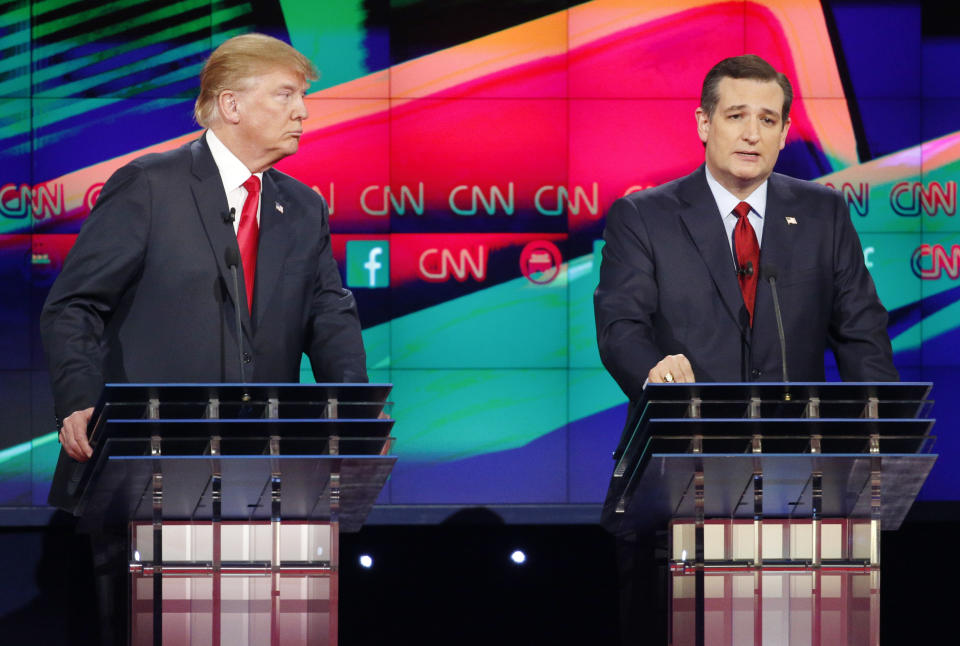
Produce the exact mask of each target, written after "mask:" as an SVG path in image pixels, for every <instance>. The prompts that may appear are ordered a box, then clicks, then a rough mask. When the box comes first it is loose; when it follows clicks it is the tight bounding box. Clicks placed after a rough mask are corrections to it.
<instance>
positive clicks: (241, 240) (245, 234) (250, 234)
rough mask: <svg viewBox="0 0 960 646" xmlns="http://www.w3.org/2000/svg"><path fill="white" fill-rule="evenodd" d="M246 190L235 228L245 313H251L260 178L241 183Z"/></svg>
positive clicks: (257, 237)
mask: <svg viewBox="0 0 960 646" xmlns="http://www.w3.org/2000/svg"><path fill="white" fill-rule="evenodd" d="M243 187H244V188H245V189H247V199H246V201H245V202H244V203H243V211H241V212H240V226H239V227H237V245H238V246H239V247H240V260H241V261H242V263H243V282H244V284H245V285H246V287H247V311H248V312H250V313H253V278H254V276H256V275H257V244H258V243H259V241H260V227H259V225H258V224H257V206H258V205H259V204H260V178H259V177H257V176H256V175H251V176H250V177H249V178H248V179H247V181H245V182H244V183H243Z"/></svg>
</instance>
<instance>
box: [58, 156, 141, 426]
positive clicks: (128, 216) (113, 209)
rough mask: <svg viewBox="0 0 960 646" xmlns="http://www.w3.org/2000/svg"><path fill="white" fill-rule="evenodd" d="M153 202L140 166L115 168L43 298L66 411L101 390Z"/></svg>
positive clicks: (92, 399) (62, 413)
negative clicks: (112, 331)
mask: <svg viewBox="0 0 960 646" xmlns="http://www.w3.org/2000/svg"><path fill="white" fill-rule="evenodd" d="M149 205H150V185H149V181H148V179H147V177H146V174H145V173H144V172H143V170H142V169H141V168H139V167H137V166H133V165H130V166H125V167H123V168H121V169H120V170H118V171H117V172H116V173H114V174H113V176H112V177H110V179H109V180H108V181H107V183H106V184H105V185H104V186H103V189H102V190H101V192H100V196H99V198H98V199H97V204H96V206H95V207H94V209H93V211H92V212H91V213H90V216H89V217H88V218H87V220H86V222H85V223H84V224H83V227H82V228H81V230H80V234H79V235H78V236H77V240H76V242H75V243H74V246H73V248H72V249H71V250H70V253H69V254H68V255H67V258H66V261H65V262H64V264H63V269H62V270H61V272H60V275H59V276H58V277H57V279H56V281H54V284H53V287H52V288H51V289H50V294H49V295H48V296H47V300H46V302H45V303H44V306H43V310H42V312H41V314H40V334H41V338H42V341H43V347H44V351H45V352H46V355H47V363H48V367H49V370H50V378H51V381H52V384H53V396H54V406H55V409H56V414H57V416H58V417H60V418H61V419H62V418H64V417H66V416H68V415H69V414H70V413H73V412H74V411H77V410H82V409H84V408H88V407H90V406H93V405H94V404H95V403H96V401H97V399H98V398H99V396H100V391H101V389H102V388H103V343H102V341H103V335H104V328H105V327H106V325H107V323H108V321H109V320H110V316H111V314H112V313H113V312H114V311H115V310H116V308H117V304H118V303H119V302H120V301H121V299H122V298H123V297H124V295H125V294H126V293H127V291H128V290H129V289H130V287H131V286H132V285H133V284H134V282H135V281H136V279H137V276H138V275H139V274H140V271H141V267H142V261H143V257H144V254H145V250H146V242H147V236H148V232H149V226H150V225H149V220H150V217H149Z"/></svg>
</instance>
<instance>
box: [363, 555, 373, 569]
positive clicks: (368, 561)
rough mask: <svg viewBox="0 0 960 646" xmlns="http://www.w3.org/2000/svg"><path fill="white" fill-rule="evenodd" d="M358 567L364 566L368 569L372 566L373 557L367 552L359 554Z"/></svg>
mask: <svg viewBox="0 0 960 646" xmlns="http://www.w3.org/2000/svg"><path fill="white" fill-rule="evenodd" d="M360 567H365V568H367V569H368V570H369V569H370V568H372V567H373V557H372V556H370V555H369V554H361V555H360Z"/></svg>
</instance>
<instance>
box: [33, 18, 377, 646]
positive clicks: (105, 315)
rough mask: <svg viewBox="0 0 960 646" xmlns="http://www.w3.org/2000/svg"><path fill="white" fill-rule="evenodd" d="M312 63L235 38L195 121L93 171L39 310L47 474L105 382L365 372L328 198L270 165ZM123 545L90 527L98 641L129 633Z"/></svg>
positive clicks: (284, 143) (224, 48)
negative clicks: (76, 224)
mask: <svg viewBox="0 0 960 646" xmlns="http://www.w3.org/2000/svg"><path fill="white" fill-rule="evenodd" d="M316 78H317V72H316V70H315V69H314V67H313V65H312V64H311V63H310V61H309V60H308V59H306V58H305V57H304V56H302V55H301V54H300V53H298V52H297V51H296V50H294V49H293V48H292V47H290V46H289V45H287V44H286V43H283V42H281V41H279V40H277V39H275V38H271V37H269V36H264V35H260V34H247V35H243V36H237V37H235V38H231V39H230V40H228V41H226V42H225V43H223V44H222V45H221V46H220V47H218V48H217V49H216V50H215V51H214V52H213V54H211V56H210V58H209V60H208V61H207V63H206V64H205V66H204V68H203V72H202V73H201V76H200V95H199V97H198V98H197V103H196V109H195V116H196V119H197V122H198V123H199V124H200V125H201V126H203V127H205V128H206V131H205V132H204V133H203V135H202V136H201V137H200V138H199V139H196V140H195V141H192V142H191V143H189V144H187V145H185V146H183V147H181V148H178V149H176V150H171V151H169V152H164V153H160V154H152V155H146V156H144V157H140V158H139V159H136V160H134V161H133V162H131V163H129V164H127V165H126V166H124V167H123V168H121V169H120V170H118V171H117V172H116V173H114V174H113V176H112V177H110V179H109V180H108V181H107V183H106V184H105V185H104V187H103V190H102V191H101V193H100V197H99V199H98V200H97V204H96V206H95V207H94V209H93V211H92V212H91V213H90V217H89V218H87V221H86V222H85V223H84V225H83V228H82V229H81V231H80V235H79V236H78V237H77V241H76V244H75V245H74V247H73V249H72V250H71V251H70V254H69V256H68V257H67V259H66V262H65V263H64V266H63V271H62V272H61V273H60V276H59V277H58V278H57V280H56V282H55V283H54V285H53V288H52V289H51V291H50V295H49V297H48V298H47V302H46V303H45V305H44V308H43V313H42V314H41V319H40V328H41V333H42V337H43V345H44V349H45V350H46V353H47V359H48V363H49V367H50V375H51V380H52V383H53V394H54V404H55V408H56V414H57V426H58V427H59V431H60V433H59V439H60V442H61V444H62V446H63V450H62V451H61V453H60V464H58V467H57V474H58V476H57V477H60V474H65V473H69V472H70V470H71V469H72V468H73V465H72V464H71V462H72V461H80V462H82V461H85V460H87V459H88V458H89V457H90V456H91V454H92V449H91V447H90V444H89V442H88V440H87V424H88V422H89V421H90V418H91V414H92V412H93V406H94V404H95V403H96V401H97V399H98V397H99V395H100V391H101V389H102V388H103V385H104V383H108V382H239V381H241V380H242V379H246V381H259V382H296V381H299V377H300V359H301V356H302V354H303V353H306V354H307V355H308V356H309V357H310V362H311V365H312V367H313V372H314V376H315V377H316V379H317V381H324V382H350V381H354V382H356V381H366V380H367V375H366V365H365V364H366V358H365V354H364V350H363V341H362V339H361V336H360V323H359V319H358V316H357V310H356V304H355V302H354V299H353V296H352V295H351V294H350V292H349V291H347V290H345V289H343V287H342V286H341V283H340V275H339V272H338V270H337V266H336V263H335V261H334V258H333V254H332V252H331V247H330V227H329V222H328V211H327V205H326V204H325V203H324V201H323V198H322V197H320V195H318V194H317V193H316V192H314V191H313V190H311V189H310V188H309V187H307V186H305V185H304V184H302V183H300V182H298V181H297V180H295V179H293V178H292V177H289V176H287V175H285V174H283V173H281V172H279V171H276V170H274V169H273V168H272V166H273V165H274V164H275V163H276V162H278V161H280V160H281V159H283V158H284V157H287V156H288V155H292V154H293V153H295V152H297V147H298V145H299V142H300V137H301V136H302V134H303V120H304V119H306V118H307V107H306V103H305V101H304V95H305V92H306V90H307V87H308V81H310V80H314V79H316ZM238 265H239V267H238ZM231 266H232V267H231ZM234 271H236V273H237V278H238V283H239V288H238V289H234V280H233V273H234ZM237 308H239V311H240V317H241V323H240V325H239V327H240V329H239V330H238V329H237V327H238V326H237V324H236V321H237V314H236V312H237ZM241 362H242V364H241ZM241 365H242V368H241ZM63 490H64V488H62V487H60V486H58V485H57V483H56V482H55V483H54V486H53V487H52V489H51V496H50V504H52V505H54V506H63V505H65V504H66V502H67V501H64V500H59V499H58V498H57V492H58V491H63ZM123 545H124V539H123V537H122V536H121V535H116V536H111V535H110V534H109V533H108V534H107V535H105V536H104V535H97V536H94V537H93V548H94V563H95V578H96V586H97V591H98V596H99V599H98V604H99V608H100V622H99V624H100V629H101V631H102V633H103V634H102V638H103V639H102V643H104V644H123V643H126V604H125V603H123V602H122V600H123V598H124V596H125V594H124V592H123V590H125V589H126V577H125V572H124V569H125V568H124V566H125V564H126V562H127V558H128V557H127V555H126V553H125V551H124V549H123Z"/></svg>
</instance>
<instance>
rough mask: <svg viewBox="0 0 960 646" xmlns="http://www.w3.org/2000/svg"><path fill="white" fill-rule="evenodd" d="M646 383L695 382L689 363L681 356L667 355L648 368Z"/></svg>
mask: <svg viewBox="0 0 960 646" xmlns="http://www.w3.org/2000/svg"><path fill="white" fill-rule="evenodd" d="M647 381H648V382H649V383H651V384H663V383H667V384H672V383H681V382H682V383H692V382H694V381H696V378H695V377H694V376H693V368H692V367H691V366H690V362H689V361H687V358H686V357H685V356H683V355H682V354H668V355H667V356H665V357H664V358H663V359H661V360H660V363H658V364H657V365H655V366H654V367H652V368H650V372H648V373H647Z"/></svg>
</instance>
